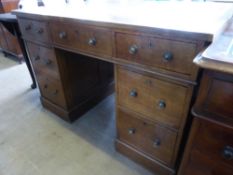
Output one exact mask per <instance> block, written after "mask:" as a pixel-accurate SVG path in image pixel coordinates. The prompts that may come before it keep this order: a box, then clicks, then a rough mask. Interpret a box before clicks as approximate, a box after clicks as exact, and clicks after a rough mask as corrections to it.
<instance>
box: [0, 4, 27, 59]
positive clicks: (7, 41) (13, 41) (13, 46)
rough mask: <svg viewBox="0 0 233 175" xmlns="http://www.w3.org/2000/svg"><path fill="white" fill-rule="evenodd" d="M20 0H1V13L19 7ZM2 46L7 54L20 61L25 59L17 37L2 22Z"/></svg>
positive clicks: (0, 42)
mask: <svg viewBox="0 0 233 175" xmlns="http://www.w3.org/2000/svg"><path fill="white" fill-rule="evenodd" d="M18 2H19V0H1V1H0V13H8V12H10V11H11V10H13V9H17V6H18ZM0 48H1V50H2V51H3V53H4V54H5V56H7V54H11V55H14V56H16V57H17V58H18V59H19V62H21V61H22V60H23V55H22V51H21V48H20V46H19V42H18V40H17V37H16V36H14V35H12V33H10V32H9V31H8V30H7V29H6V28H5V27H4V26H3V25H2V24H0Z"/></svg>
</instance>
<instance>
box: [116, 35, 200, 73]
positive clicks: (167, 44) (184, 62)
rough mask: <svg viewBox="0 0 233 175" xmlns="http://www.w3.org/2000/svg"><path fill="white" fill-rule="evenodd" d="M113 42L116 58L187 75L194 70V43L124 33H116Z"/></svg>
mask: <svg viewBox="0 0 233 175" xmlns="http://www.w3.org/2000/svg"><path fill="white" fill-rule="evenodd" d="M115 42H116V56H117V57H118V58H123V59H126V60H129V61H132V62H136V63H139V64H143V65H146V66H150V67H156V68H162V69H166V70H169V71H173V72H177V73H182V74H185V75H188V76H190V75H192V74H193V73H194V72H196V71H195V70H196V69H197V68H196V66H195V65H194V64H193V62H192V60H193V58H194V57H195V55H196V44H193V43H188V42H181V41H175V40H174V41H173V40H168V39H160V38H155V37H151V36H145V35H130V34H124V33H116V35H115Z"/></svg>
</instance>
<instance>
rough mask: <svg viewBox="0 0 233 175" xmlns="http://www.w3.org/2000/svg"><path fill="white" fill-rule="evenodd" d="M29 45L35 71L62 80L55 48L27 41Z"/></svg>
mask: <svg viewBox="0 0 233 175" xmlns="http://www.w3.org/2000/svg"><path fill="white" fill-rule="evenodd" d="M27 47H28V51H29V56H30V59H31V62H32V64H33V68H34V71H35V73H36V74H37V75H38V76H39V75H41V74H43V75H46V76H51V77H53V78H55V79H57V80H60V77H59V72H58V65H57V60H56V56H55V53H54V50H53V49H51V48H47V47H44V46H40V45H37V44H33V43H31V42H27Z"/></svg>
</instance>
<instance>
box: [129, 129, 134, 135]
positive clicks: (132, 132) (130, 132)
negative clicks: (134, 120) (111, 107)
mask: <svg viewBox="0 0 233 175" xmlns="http://www.w3.org/2000/svg"><path fill="white" fill-rule="evenodd" d="M135 132H136V129H134V128H129V129H128V134H130V135H132V134H135Z"/></svg>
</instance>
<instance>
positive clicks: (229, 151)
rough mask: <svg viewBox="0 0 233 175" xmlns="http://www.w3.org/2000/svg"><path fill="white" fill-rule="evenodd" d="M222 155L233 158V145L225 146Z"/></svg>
mask: <svg viewBox="0 0 233 175" xmlns="http://www.w3.org/2000/svg"><path fill="white" fill-rule="evenodd" d="M222 155H223V157H224V158H225V159H227V160H233V147H230V146H225V147H224V149H223V152H222Z"/></svg>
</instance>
